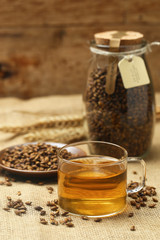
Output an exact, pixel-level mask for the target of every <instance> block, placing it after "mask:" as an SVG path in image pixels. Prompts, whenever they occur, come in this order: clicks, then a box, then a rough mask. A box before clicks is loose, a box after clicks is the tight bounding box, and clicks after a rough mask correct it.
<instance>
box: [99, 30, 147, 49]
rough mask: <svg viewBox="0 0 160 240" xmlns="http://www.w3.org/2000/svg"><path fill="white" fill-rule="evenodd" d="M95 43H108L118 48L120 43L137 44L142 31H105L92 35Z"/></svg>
mask: <svg viewBox="0 0 160 240" xmlns="http://www.w3.org/2000/svg"><path fill="white" fill-rule="evenodd" d="M94 38H95V41H96V45H109V46H110V47H112V48H118V47H119V46H120V45H123V46H125V45H137V44H140V43H142V40H143V39H144V36H143V34H142V33H139V32H133V31H107V32H101V33H96V34H95V35H94Z"/></svg>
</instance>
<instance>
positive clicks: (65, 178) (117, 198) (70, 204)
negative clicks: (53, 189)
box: [58, 141, 145, 217]
mask: <svg viewBox="0 0 160 240" xmlns="http://www.w3.org/2000/svg"><path fill="white" fill-rule="evenodd" d="M75 147H76V148H78V149H80V150H82V152H83V154H81V156H78V155H74V154H73V155H72V157H71V159H70V160H67V159H64V158H62V157H61V153H62V152H63V151H66V150H67V151H68V152H71V153H72V150H73V149H74V148H75ZM58 155H59V167H58V195H59V205H60V207H61V208H62V209H64V210H66V211H69V212H70V213H74V214H77V215H86V216H90V217H98V216H99V217H105V216H111V215H115V214H118V213H120V212H122V211H123V210H124V209H125V206H126V196H127V190H126V187H127V160H128V161H139V162H140V163H141V164H142V165H143V168H144V174H143V181H142V183H141V185H139V186H138V187H137V188H136V189H134V190H132V191H133V192H136V191H138V190H140V189H141V188H142V187H143V184H144V179H145V166H144V161H143V160H140V159H137V158H128V157H127V151H126V150H125V149H124V148H122V147H120V146H118V145H115V144H111V143H105V142H93V141H92V142H89V141H88V142H80V143H75V144H70V145H66V146H65V147H63V148H61V150H60V151H59V154H58ZM63 155H64V154H63Z"/></svg>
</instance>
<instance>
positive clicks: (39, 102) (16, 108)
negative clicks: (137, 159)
mask: <svg viewBox="0 0 160 240" xmlns="http://www.w3.org/2000/svg"><path fill="white" fill-rule="evenodd" d="M156 97H157V102H159V103H160V94H159V95H157V96H156ZM80 111H82V100H81V96H80V95H77V96H67V97H62V96H56V97H44V98H36V99H31V100H27V101H24V100H23V101H22V100H18V99H15V98H7V99H0V116H1V117H0V122H3V121H5V122H6V124H7V123H8V122H9V123H11V122H12V123H13V125H14V124H15V123H16V122H17V121H19V123H21V122H22V121H24V122H25V123H26V122H27V121H31V120H32V118H33V119H34V114H31V113H36V114H44V113H45V114H46V115H47V114H48V113H53V114H65V113H79V112H80ZM12 135H13V134H10V133H2V132H1V135H0V148H1V149H2V148H4V147H7V146H10V145H13V144H18V143H22V142H24V139H23V137H22V136H17V137H14V138H12ZM145 160H146V163H147V184H148V185H153V186H155V187H156V188H157V192H158V197H159V196H160V122H157V123H156V126H155V132H154V138H153V145H152V148H151V150H150V153H149V154H148V156H147V157H146V159H145ZM0 180H4V177H3V176H1V177H0ZM46 186H53V187H54V189H55V190H54V193H53V194H49V193H48V191H47V189H46ZM18 191H21V193H22V195H21V196H20V197H18V196H17V192H18ZM7 196H11V197H12V198H13V199H14V200H16V199H18V198H21V199H22V200H23V201H27V200H28V201H32V203H33V204H32V206H28V207H27V208H28V211H27V214H26V215H23V216H21V217H20V216H16V215H15V214H14V211H13V210H12V211H11V212H5V211H4V210H2V208H3V207H4V206H5V205H6V202H7V200H6V197H7ZM54 198H57V184H56V182H55V180H53V182H51V183H50V184H48V185H43V186H38V185H37V184H29V183H25V182H23V181H17V182H15V183H13V186H11V187H7V186H4V185H2V186H0V213H1V214H0V215H1V216H0V240H50V239H57V240H61V239H66V240H70V239H76V240H79V239H86V240H88V239H91V240H97V239H100V240H103V239H105V240H107V239H111V240H114V239H120V240H122V239H125V240H127V239H128V240H129V239H130V240H133V239H137V240H138V239H143V240H148V239H152V240H153V239H156V240H157V239H160V203H158V204H157V207H156V208H155V209H150V208H148V207H145V208H141V209H140V210H136V209H132V207H131V206H130V205H129V204H128V206H127V208H126V210H125V212H123V213H122V214H121V215H118V216H115V217H111V218H107V219H103V221H102V222H100V223H96V222H94V221H93V220H89V221H84V220H82V219H81V218H79V217H73V219H74V224H75V227H74V228H67V227H66V226H63V225H59V226H53V225H50V224H49V225H42V224H40V223H39V219H40V216H39V212H37V211H35V210H34V206H37V205H40V206H42V207H44V209H45V210H46V211H47V212H48V207H47V206H46V202H47V201H48V200H52V199H54ZM130 211H133V212H134V214H135V215H134V217H133V218H128V216H127V215H128V213H129V212H130ZM45 218H46V219H49V215H47V216H46V217H45ZM132 225H135V226H136V231H134V232H132V231H130V227H131V226H132Z"/></svg>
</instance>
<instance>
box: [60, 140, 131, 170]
mask: <svg viewBox="0 0 160 240" xmlns="http://www.w3.org/2000/svg"><path fill="white" fill-rule="evenodd" d="M89 143H98V144H106V145H110V146H115V147H117V148H119V149H121V150H123V152H124V155H123V156H122V157H121V158H120V159H118V162H115V163H112V164H109V163H106V164H103V163H98V164H96V166H97V165H101V166H107V165H109V166H111V165H117V164H120V163H122V162H124V161H125V160H126V161H127V157H128V152H127V150H126V149H125V148H124V147H121V146H119V145H118V144H115V143H111V142H104V141H80V142H74V143H70V144H66V145H65V146H63V147H61V148H60V149H59V150H58V151H57V156H58V158H60V159H63V161H64V162H67V163H70V164H76V165H83V166H84V163H77V162H72V161H70V159H64V158H62V157H61V156H60V153H61V152H62V151H63V150H64V149H66V148H69V147H76V146H77V148H78V145H84V144H89ZM95 156H96V155H95ZM97 156H104V155H97ZM82 157H83V156H82ZM94 165H95V164H85V166H94Z"/></svg>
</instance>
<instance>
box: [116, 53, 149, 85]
mask: <svg viewBox="0 0 160 240" xmlns="http://www.w3.org/2000/svg"><path fill="white" fill-rule="evenodd" d="M118 67H119V71H120V73H121V76H122V81H123V84H124V87H125V88H126V89H128V88H133V87H138V86H142V85H146V84H149V83H150V79H149V76H148V73H147V69H146V66H145V64H144V61H143V59H142V58H141V57H138V56H133V57H132V59H131V60H128V59H126V58H123V59H122V60H121V61H120V62H119V63H118Z"/></svg>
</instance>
